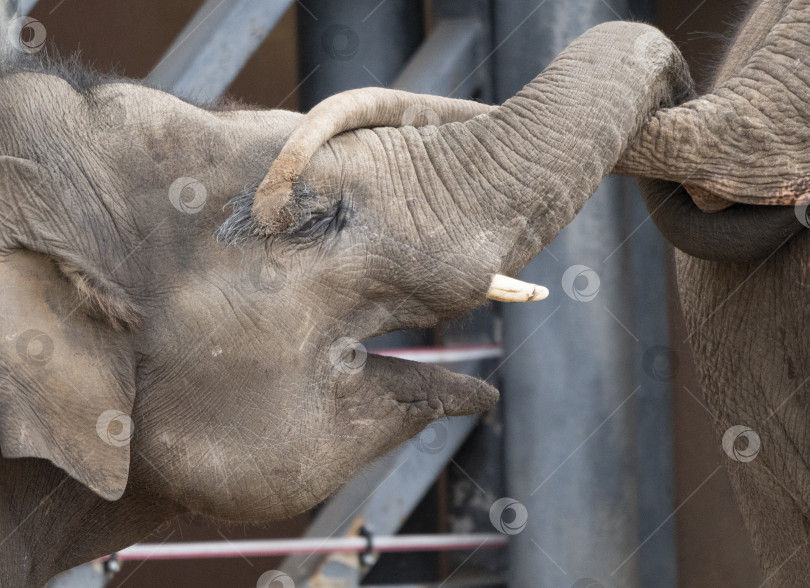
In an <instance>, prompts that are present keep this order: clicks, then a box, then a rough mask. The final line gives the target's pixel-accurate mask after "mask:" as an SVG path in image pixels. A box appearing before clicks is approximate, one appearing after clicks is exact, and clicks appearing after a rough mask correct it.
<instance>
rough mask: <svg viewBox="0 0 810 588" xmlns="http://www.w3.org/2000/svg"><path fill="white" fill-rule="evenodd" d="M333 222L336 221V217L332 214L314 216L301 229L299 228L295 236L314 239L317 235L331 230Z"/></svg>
mask: <svg viewBox="0 0 810 588" xmlns="http://www.w3.org/2000/svg"><path fill="white" fill-rule="evenodd" d="M333 220H335V217H334V215H333V214H331V213H327V214H324V215H320V216H319V215H313V216H311V217H310V218H309V219H307V220H306V222H304V223H303V224H302V225H301V226H300V227H298V229H297V230H296V231H295V234H296V235H297V236H299V237H313V236H315V235H319V234H321V233H323V232H324V231H326V229H327V228H329V225H330V224H332V221H333Z"/></svg>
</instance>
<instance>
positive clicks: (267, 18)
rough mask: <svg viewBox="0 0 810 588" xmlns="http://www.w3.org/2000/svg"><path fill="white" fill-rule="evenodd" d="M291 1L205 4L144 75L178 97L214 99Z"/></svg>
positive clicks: (213, 0) (230, 0)
mask: <svg viewBox="0 0 810 588" xmlns="http://www.w3.org/2000/svg"><path fill="white" fill-rule="evenodd" d="M291 4H292V0H228V1H223V0H207V2H206V3H205V4H203V5H202V6H201V7H200V9H199V10H198V11H197V13H196V14H195V15H194V17H193V18H192V19H191V21H189V23H188V24H187V25H186V27H185V28H184V29H183V31H182V32H181V33H180V34H179V35H178V36H177V38H176V39H175V41H174V43H172V44H171V46H170V47H169V49H168V50H167V51H166V53H165V54H164V55H163V57H162V58H161V60H160V62H158V64H157V66H155V68H154V69H153V70H152V72H151V73H150V74H149V75H148V76H147V77H146V82H147V83H148V84H150V85H153V86H155V87H158V88H160V89H162V90H166V91H167V92H171V93H172V94H176V95H178V96H185V97H191V98H195V99H197V100H201V101H208V100H213V99H214V98H216V97H218V96H219V95H220V94H222V93H223V92H224V91H225V90H226V89H227V87H228V86H229V85H230V84H231V82H233V80H234V79H235V78H236V76H237V75H238V74H239V72H240V71H241V70H242V68H243V67H244V65H245V63H247V60H248V59H249V58H250V56H251V55H253V53H254V52H255V51H256V49H258V48H259V45H261V44H262V41H264V39H265V38H266V37H267V35H268V34H269V33H270V31H271V30H272V29H273V27H274V26H275V25H276V23H277V22H278V21H279V19H280V18H281V17H282V16H283V15H284V13H285V12H286V10H287V9H288V8H289V7H290V5H291Z"/></svg>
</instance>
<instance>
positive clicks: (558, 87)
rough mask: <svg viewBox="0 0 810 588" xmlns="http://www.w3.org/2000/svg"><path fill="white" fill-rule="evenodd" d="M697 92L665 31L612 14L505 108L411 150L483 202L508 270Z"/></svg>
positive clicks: (464, 196) (457, 191)
mask: <svg viewBox="0 0 810 588" xmlns="http://www.w3.org/2000/svg"><path fill="white" fill-rule="evenodd" d="M691 93H692V82H691V78H690V77H689V75H688V71H687V68H686V65H685V63H684V61H683V58H682V57H681V55H680V53H679V52H678V50H677V48H676V47H675V46H674V45H673V44H672V43H671V41H669V40H668V39H667V38H666V37H665V36H664V35H663V34H662V33H661V32H660V31H658V30H657V29H654V28H652V27H650V26H647V25H642V24H636V23H627V22H612V23H606V24H603V25H600V26H597V27H595V28H593V29H591V30H589V31H588V32H586V33H585V34H583V35H582V36H581V37H579V38H578V39H577V40H575V41H574V42H573V43H572V44H571V45H570V46H569V47H568V48H567V49H566V50H565V51H563V52H562V53H561V54H560V55H559V56H558V57H557V58H556V59H555V60H554V61H553V62H552V63H551V64H550V65H549V67H548V68H546V70H545V71H543V72H542V73H541V74H540V75H539V76H537V77H536V78H535V79H534V80H533V81H532V82H531V83H529V84H528V85H527V86H525V87H524V88H523V89H522V90H521V91H520V92H519V93H518V94H517V95H516V96H514V97H513V98H511V99H509V100H507V101H506V102H505V103H504V104H503V105H502V106H500V107H499V108H497V109H495V110H493V111H492V112H491V113H489V114H486V115H483V116H478V117H475V118H474V119H472V120H469V121H467V122H464V123H456V124H448V125H443V126H441V127H440V128H439V129H438V136H437V137H435V136H429V137H426V138H425V139H424V145H423V149H424V151H425V155H426V156H424V157H421V156H418V155H419V154H418V153H417V152H418V149H417V147H416V146H413V145H411V146H409V151H410V152H411V154H412V156H413V161H414V165H415V166H417V168H418V167H419V166H421V167H422V169H421V170H420V169H417V174H420V175H425V176H429V175H431V174H435V175H438V180H439V181H437V182H433V183H432V185H437V186H442V187H444V189H446V190H447V191H448V192H450V196H451V197H452V199H453V200H455V201H462V202H463V204H462V205H461V208H463V209H464V210H468V209H475V210H480V211H481V213H480V214H482V215H483V217H484V218H483V219H482V220H483V221H484V222H486V223H489V224H490V227H491V231H492V233H493V234H498V235H500V238H501V239H503V240H504V242H502V243H501V245H502V246H503V247H504V249H505V251H506V253H505V254H504V257H503V259H502V262H501V268H500V271H502V272H503V273H507V274H509V273H513V272H517V271H519V270H520V269H521V268H522V267H523V266H524V265H525V264H526V263H528V261H529V260H530V259H531V258H532V257H534V256H535V255H536V254H537V253H538V252H539V251H540V250H541V249H542V248H543V247H544V246H545V245H546V244H547V243H548V242H549V241H551V240H552V239H554V237H556V235H557V234H558V233H559V232H560V231H561V230H562V228H563V227H564V226H565V225H567V224H568V223H569V222H571V221H572V220H573V219H574V217H575V216H576V214H577V213H578V212H579V210H580V209H581V208H582V207H583V205H584V204H585V201H586V200H587V199H588V198H589V197H590V196H591V194H593V193H594V191H595V190H596V188H597V186H598V185H599V182H600V181H601V180H602V178H603V177H604V176H605V175H606V174H608V173H610V172H611V170H612V169H613V168H614V166H615V165H616V163H617V161H618V160H619V157H620V156H621V154H622V153H623V152H624V151H625V149H626V148H627V147H628V145H629V144H630V142H631V140H632V139H633V137H634V136H635V135H636V134H638V133H639V131H640V129H641V128H642V127H643V126H644V125H645V124H646V123H647V122H648V121H649V120H650V118H651V116H652V115H653V113H654V112H656V111H657V110H659V109H660V108H661V107H666V106H671V105H673V104H676V103H678V102H679V101H681V100H683V99H684V97H686V96H689V95H691ZM391 131H392V132H393V130H391ZM414 154H416V155H414ZM420 183H423V182H420ZM424 183H427V182H424ZM428 185H431V184H428ZM471 198H474V199H475V201H476V202H475V204H473V205H470V204H469V200H470V199H471Z"/></svg>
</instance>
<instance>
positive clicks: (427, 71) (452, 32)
mask: <svg viewBox="0 0 810 588" xmlns="http://www.w3.org/2000/svg"><path fill="white" fill-rule="evenodd" d="M483 28H484V27H483V25H482V24H481V22H480V21H479V20H478V19H474V18H465V19H458V20H442V21H439V22H438V24H437V25H436V27H435V28H434V29H433V32H432V33H431V34H430V36H429V37H428V39H427V40H426V41H425V42H424V43H422V45H421V46H420V47H419V50H418V51H417V52H416V54H415V55H414V56H413V57H412V58H411V60H410V61H409V62H408V65H407V66H406V67H405V69H404V70H402V73H401V74H399V76H398V77H397V79H396V80H395V81H394V84H393V87H394V88H397V89H400V90H405V89H407V90H408V91H409V92H417V93H419V94H436V95H438V96H449V97H453V98H471V97H473V96H474V95H475V93H476V91H477V90H478V89H479V88H480V86H481V80H480V78H479V76H478V75H476V74H477V72H476V65H477V64H478V62H479V61H480V58H479V53H480V47H481V44H480V40H481V35H482V32H483Z"/></svg>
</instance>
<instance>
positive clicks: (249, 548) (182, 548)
mask: <svg viewBox="0 0 810 588" xmlns="http://www.w3.org/2000/svg"><path fill="white" fill-rule="evenodd" d="M507 539H508V537H507V536H506V535H500V534H497V533H466V534H444V535H375V536H374V537H373V538H372V540H371V541H369V540H367V539H366V538H365V537H312V538H293V539H254V540H244V541H195V542H177V543H139V544H136V545H133V546H132V547H127V548H126V549H123V550H121V551H119V552H118V553H117V554H116V556H115V557H116V558H117V559H118V560H120V561H144V560H157V559H218V558H232V557H241V558H245V557H272V556H276V555H290V554H293V553H298V554H300V553H304V554H317V553H332V552H348V553H362V552H364V551H366V550H368V549H369V548H370V549H371V550H372V551H373V552H378V553H393V552H408V551H466V550H478V549H484V548H495V547H505V546H506V544H507Z"/></svg>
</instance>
